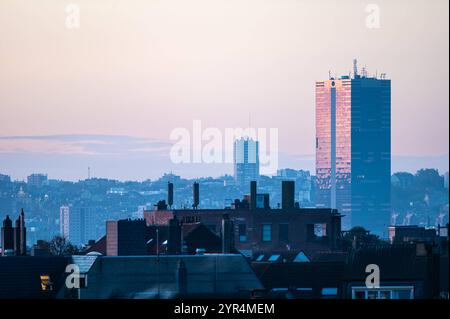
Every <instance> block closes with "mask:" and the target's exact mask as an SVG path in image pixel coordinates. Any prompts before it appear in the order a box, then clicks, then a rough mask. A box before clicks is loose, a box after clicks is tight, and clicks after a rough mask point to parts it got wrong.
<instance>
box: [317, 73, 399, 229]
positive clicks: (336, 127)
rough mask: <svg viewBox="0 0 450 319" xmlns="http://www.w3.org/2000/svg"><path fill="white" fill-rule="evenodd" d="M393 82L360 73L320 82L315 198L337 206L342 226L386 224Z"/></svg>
mask: <svg viewBox="0 0 450 319" xmlns="http://www.w3.org/2000/svg"><path fill="white" fill-rule="evenodd" d="M390 87H391V83H390V80H385V79H382V80H381V79H376V78H368V77H360V76H357V77H355V78H352V79H350V78H349V77H343V78H340V79H336V80H335V79H330V80H326V81H319V82H316V180H317V200H316V202H317V206H318V207H331V208H337V209H338V210H339V212H340V213H341V214H342V215H344V217H343V219H342V228H343V229H344V230H348V229H350V228H351V227H353V226H363V227H365V228H367V229H368V230H370V231H372V232H373V233H376V234H378V235H381V236H384V235H385V233H386V230H387V227H388V223H389V216H390V166H391V140H390V138H391V137H390V134H391V129H390V109H391V103H390V95H391V92H390Z"/></svg>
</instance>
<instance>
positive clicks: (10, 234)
mask: <svg viewBox="0 0 450 319" xmlns="http://www.w3.org/2000/svg"><path fill="white" fill-rule="evenodd" d="M1 236H2V238H1V240H2V248H3V250H2V255H3V256H6V255H7V254H8V253H11V251H14V228H13V227H12V220H11V219H10V218H9V215H6V218H5V220H4V221H3V227H2V234H1Z"/></svg>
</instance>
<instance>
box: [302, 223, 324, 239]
mask: <svg viewBox="0 0 450 319" xmlns="http://www.w3.org/2000/svg"><path fill="white" fill-rule="evenodd" d="M326 236H327V224H325V223H317V224H307V225H306V239H307V240H308V241H313V240H316V239H319V238H323V237H326Z"/></svg>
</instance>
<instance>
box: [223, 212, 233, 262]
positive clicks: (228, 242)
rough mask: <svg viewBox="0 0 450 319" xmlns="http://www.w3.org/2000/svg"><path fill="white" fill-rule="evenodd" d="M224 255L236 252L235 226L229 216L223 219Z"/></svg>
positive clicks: (225, 215) (224, 216)
mask: <svg viewBox="0 0 450 319" xmlns="http://www.w3.org/2000/svg"><path fill="white" fill-rule="evenodd" d="M221 235H222V254H230V253H232V252H233V250H234V226H233V221H232V220H231V219H230V216H229V215H228V214H224V215H223V218H222V229H221Z"/></svg>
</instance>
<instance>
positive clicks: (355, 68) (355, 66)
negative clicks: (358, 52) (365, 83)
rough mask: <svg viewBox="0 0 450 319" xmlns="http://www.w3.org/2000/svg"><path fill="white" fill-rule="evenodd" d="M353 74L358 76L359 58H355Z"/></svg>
mask: <svg viewBox="0 0 450 319" xmlns="http://www.w3.org/2000/svg"><path fill="white" fill-rule="evenodd" d="M353 76H354V77H355V78H357V77H358V60H356V59H353Z"/></svg>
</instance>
